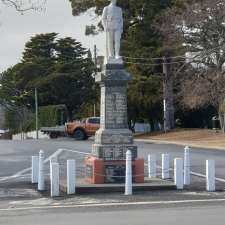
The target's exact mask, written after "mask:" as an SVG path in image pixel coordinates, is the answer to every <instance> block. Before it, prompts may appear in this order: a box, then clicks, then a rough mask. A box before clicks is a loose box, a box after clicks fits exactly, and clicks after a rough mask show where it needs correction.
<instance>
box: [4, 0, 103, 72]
mask: <svg viewBox="0 0 225 225" xmlns="http://www.w3.org/2000/svg"><path fill="white" fill-rule="evenodd" d="M0 10H1V11H0V23H1V24H0V38H1V41H0V72H2V71H3V70H5V69H6V68H8V67H10V66H12V65H14V64H16V63H17V62H19V61H20V59H21V56H22V52H23V49H24V45H25V43H26V42H27V41H28V40H29V39H30V37H31V36H33V35H35V34H39V33H46V32H56V33H59V34H60V36H61V37H65V36H70V37H73V38H76V39H77V40H78V41H81V42H82V43H83V45H84V47H86V48H90V49H91V50H92V49H93V46H94V44H96V45H97V48H98V49H99V50H100V52H99V54H103V52H102V50H103V48H104V47H103V46H104V39H103V34H101V35H98V36H94V37H86V36H85V34H84V32H85V25H86V24H91V23H92V22H93V19H94V18H93V16H91V15H90V14H91V13H90V12H89V13H86V14H85V15H82V16H80V17H74V16H72V15H71V6H70V3H69V1H68V0H48V2H47V5H46V10H45V11H42V12H26V13H25V14H24V15H21V14H20V13H18V12H16V11H15V10H14V9H13V8H10V7H6V6H4V5H2V3H0Z"/></svg>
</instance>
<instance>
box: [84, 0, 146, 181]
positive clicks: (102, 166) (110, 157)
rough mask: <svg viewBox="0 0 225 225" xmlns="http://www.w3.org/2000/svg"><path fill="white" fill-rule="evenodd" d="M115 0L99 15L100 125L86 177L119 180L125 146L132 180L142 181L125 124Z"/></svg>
mask: <svg viewBox="0 0 225 225" xmlns="http://www.w3.org/2000/svg"><path fill="white" fill-rule="evenodd" d="M116 3H117V1H116V0H111V3H110V4H109V5H108V6H106V7H105V8H104V10H103V15H102V24H103V26H104V31H105V34H106V55H105V63H104V67H103V70H102V71H101V72H99V73H98V74H97V75H96V77H95V81H96V83H98V84H99V85H100V88H101V104H100V106H101V110H100V111H101V116H100V117H101V118H100V129H99V130H98V131H97V132H96V135H95V143H94V144H93V146H92V156H91V157H88V158H86V160H85V164H86V180H87V181H88V182H90V183H93V184H102V183H123V182H124V180H125V167H126V162H125V159H126V152H127V151H128V150H130V151H131V153H132V174H133V182H135V183H144V160H143V159H139V158H138V154H137V146H135V145H134V142H133V134H132V132H131V131H130V130H129V128H128V118H127V84H128V82H129V81H130V80H131V75H130V74H129V73H128V72H127V71H126V70H125V68H124V63H123V60H122V57H121V56H120V41H121V35H122V33H123V13H122V9H121V8H120V7H118V6H117V5H116Z"/></svg>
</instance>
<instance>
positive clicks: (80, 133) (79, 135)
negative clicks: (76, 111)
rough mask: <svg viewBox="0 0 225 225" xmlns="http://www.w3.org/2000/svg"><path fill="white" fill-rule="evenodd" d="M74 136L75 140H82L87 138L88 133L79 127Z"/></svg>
mask: <svg viewBox="0 0 225 225" xmlns="http://www.w3.org/2000/svg"><path fill="white" fill-rule="evenodd" d="M73 137H74V138H75V140H78V141H81V140H85V139H86V134H85V132H84V131H83V130H81V129H78V130H75V132H74V134H73Z"/></svg>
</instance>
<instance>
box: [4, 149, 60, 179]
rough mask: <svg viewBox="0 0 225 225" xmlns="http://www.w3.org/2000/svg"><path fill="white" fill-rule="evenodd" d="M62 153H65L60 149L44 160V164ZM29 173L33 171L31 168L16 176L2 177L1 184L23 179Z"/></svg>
mask: <svg viewBox="0 0 225 225" xmlns="http://www.w3.org/2000/svg"><path fill="white" fill-rule="evenodd" d="M62 152H63V149H58V150H57V151H56V152H54V153H53V154H52V155H50V156H49V157H48V158H46V159H45V160H44V163H47V162H49V161H50V159H51V158H52V157H57V156H59V155H60V154H61V153H62ZM29 171H31V167H29V168H26V169H24V170H21V171H19V172H17V173H16V174H14V175H11V176H7V177H2V178H0V182H1V181H7V180H11V179H15V178H18V177H21V176H22V175H24V174H25V173H27V172H29Z"/></svg>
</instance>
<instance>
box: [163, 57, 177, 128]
mask: <svg viewBox="0 0 225 225" xmlns="http://www.w3.org/2000/svg"><path fill="white" fill-rule="evenodd" d="M170 62H171V60H170V58H169V57H165V58H164V64H163V73H164V87H163V91H164V130H165V131H168V130H171V129H173V128H174V125H175V121H174V99H173V98H174V97H173V76H172V73H171V64H170Z"/></svg>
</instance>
